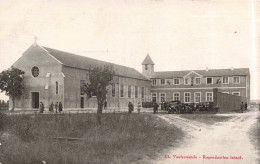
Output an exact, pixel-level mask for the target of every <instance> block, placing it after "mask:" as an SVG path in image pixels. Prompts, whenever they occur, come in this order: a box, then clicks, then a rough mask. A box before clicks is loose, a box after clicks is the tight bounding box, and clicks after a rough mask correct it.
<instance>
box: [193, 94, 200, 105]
mask: <svg viewBox="0 0 260 164" xmlns="http://www.w3.org/2000/svg"><path fill="white" fill-rule="evenodd" d="M194 100H195V103H199V102H201V93H200V92H195V93H194Z"/></svg>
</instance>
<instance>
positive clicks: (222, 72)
mask: <svg viewBox="0 0 260 164" xmlns="http://www.w3.org/2000/svg"><path fill="white" fill-rule="evenodd" d="M191 71H194V72H196V73H198V74H200V75H202V76H204V77H214V76H246V75H250V72H249V68H236V69H233V70H231V69H209V70H208V71H206V70H186V71H167V72H154V74H153V76H152V78H174V77H178V78H181V77H184V76H185V75H187V74H188V73H190V72H191Z"/></svg>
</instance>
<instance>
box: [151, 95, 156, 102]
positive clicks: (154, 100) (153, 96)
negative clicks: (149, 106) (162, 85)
mask: <svg viewBox="0 0 260 164" xmlns="http://www.w3.org/2000/svg"><path fill="white" fill-rule="evenodd" d="M156 97H157V95H156V93H152V102H156Z"/></svg>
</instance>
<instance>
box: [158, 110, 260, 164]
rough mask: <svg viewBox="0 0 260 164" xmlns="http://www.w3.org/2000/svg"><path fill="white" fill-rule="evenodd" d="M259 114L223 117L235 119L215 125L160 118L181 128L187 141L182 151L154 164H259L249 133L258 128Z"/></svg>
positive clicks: (172, 117)
mask: <svg viewBox="0 0 260 164" xmlns="http://www.w3.org/2000/svg"><path fill="white" fill-rule="evenodd" d="M259 114H260V112H259V110H257V109H250V110H249V111H248V112H246V113H232V114H221V115H222V116H223V115H226V116H232V118H231V119H229V120H228V121H227V122H217V123H215V124H213V125H206V124H205V123H201V122H198V121H194V120H190V119H185V118H181V117H180V115H175V114H171V115H166V114H164V115H158V116H159V117H160V118H163V119H164V120H166V121H168V122H169V123H170V124H173V125H176V126H177V127H179V128H181V129H182V130H183V131H184V132H185V133H186V137H185V140H184V142H183V143H182V144H181V146H180V147H179V148H177V149H175V150H172V149H169V150H167V151H165V152H163V153H162V155H161V158H160V159H159V160H158V161H155V162H154V163H159V164H164V163H167V164H168V163H178V164H181V163H188V164H191V163H196V164H201V163H221V164H223V163H234V164H238V163H243V164H244V163H245V164H249V163H250V164H251V163H252V164H254V163H257V160H258V162H259V155H260V153H259V152H258V151H257V147H256V145H255V144H253V142H252V140H250V139H252V138H251V136H250V129H252V128H251V127H252V126H253V125H254V124H256V117H257V116H258V115H259ZM187 157H188V158H187ZM231 157H236V159H231ZM224 158H225V159H224Z"/></svg>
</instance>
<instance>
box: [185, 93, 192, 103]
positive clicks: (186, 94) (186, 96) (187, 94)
mask: <svg viewBox="0 0 260 164" xmlns="http://www.w3.org/2000/svg"><path fill="white" fill-rule="evenodd" d="M190 97H191V94H190V92H184V102H185V103H189V102H190V99H191V98H190Z"/></svg>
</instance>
